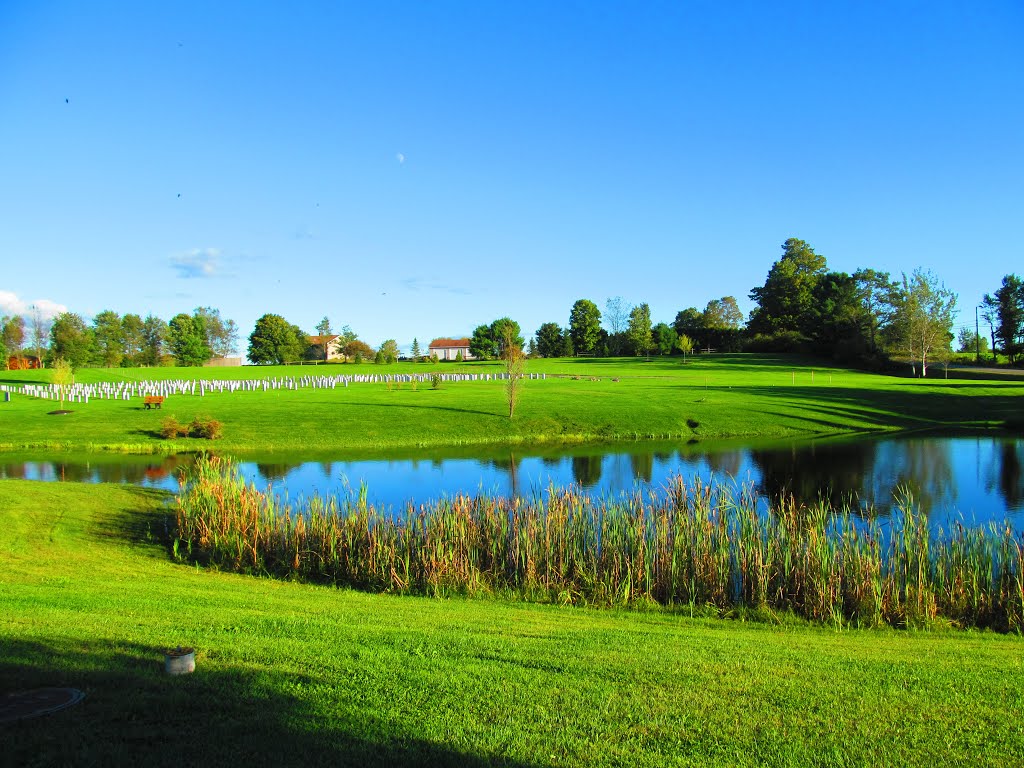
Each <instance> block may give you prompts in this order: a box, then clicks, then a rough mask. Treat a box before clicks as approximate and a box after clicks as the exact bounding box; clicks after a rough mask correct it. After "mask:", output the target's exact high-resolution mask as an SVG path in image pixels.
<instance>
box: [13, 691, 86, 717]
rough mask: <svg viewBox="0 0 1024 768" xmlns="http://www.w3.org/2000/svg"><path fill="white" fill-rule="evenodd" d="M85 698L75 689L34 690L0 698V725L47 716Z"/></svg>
mask: <svg viewBox="0 0 1024 768" xmlns="http://www.w3.org/2000/svg"><path fill="white" fill-rule="evenodd" d="M84 698H85V694H84V693H82V692H81V691H79V690H78V689H77V688H36V689H35V690H34V691H22V692H20V693H9V694H7V695H6V696H3V697H0V723H13V722H14V721H15V720H25V719H27V718H30V717H39V716H40V715H48V714H50V713H51V712H57V711H59V710H62V709H65V708H66V707H70V706H73V705H75V704H77V703H78V702H80V701H81V700H82V699H84Z"/></svg>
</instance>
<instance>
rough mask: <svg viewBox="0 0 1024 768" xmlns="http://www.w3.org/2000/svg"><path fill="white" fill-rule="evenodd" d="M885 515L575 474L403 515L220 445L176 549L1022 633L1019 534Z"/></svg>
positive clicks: (182, 513) (311, 569)
mask: <svg viewBox="0 0 1024 768" xmlns="http://www.w3.org/2000/svg"><path fill="white" fill-rule="evenodd" d="M898 506H899V510H898V511H897V512H894V513H893V515H892V517H891V518H890V519H889V524H888V526H887V528H886V530H885V532H884V534H883V529H882V525H881V524H880V523H879V522H878V521H875V520H871V519H868V520H865V519H862V518H860V517H856V516H854V515H852V514H851V513H850V512H848V511H843V510H836V509H833V508H831V507H829V506H827V505H826V504H824V503H821V504H818V505H815V506H810V507H806V506H801V505H798V504H796V503H795V502H794V501H792V500H788V501H783V502H781V503H776V504H773V505H772V506H771V508H770V509H769V510H768V511H767V513H764V512H762V511H760V510H759V509H758V504H757V499H756V497H755V496H754V494H753V493H752V492H751V491H750V490H749V489H740V490H739V491H735V490H733V489H732V488H731V487H729V486H712V485H707V484H705V483H703V482H701V481H700V480H697V481H693V482H691V483H690V484H688V483H687V482H686V481H685V480H683V479H682V478H678V477H677V478H675V479H674V480H673V481H672V482H670V483H669V484H668V486H667V488H666V490H665V491H664V493H661V494H652V495H649V496H641V495H640V494H639V493H637V494H635V495H634V496H631V497H629V498H622V499H615V500H603V499H594V498H592V497H590V496H588V495H586V494H584V493H582V492H581V491H580V490H579V489H576V488H566V489H554V488H552V489H549V491H548V492H547V493H546V494H545V495H544V496H543V497H537V498H533V499H530V500H523V499H515V498H513V499H508V498H494V497H489V496H482V495H481V496H476V497H469V496H466V495H458V496H456V497H454V498H449V499H444V500H441V501H438V502H435V503H433V504H430V505H421V506H419V507H415V508H414V507H412V506H411V505H410V506H409V507H407V508H406V509H405V510H404V511H402V512H401V513H400V514H397V515H392V514H391V513H389V511H387V510H383V509H379V508H376V507H373V506H370V505H368V504H367V501H366V495H365V492H364V493H362V494H361V495H360V496H359V497H358V498H349V499H342V500H339V499H337V498H335V497H329V498H326V499H324V498H320V497H315V498H313V499H312V500H311V501H309V502H308V504H307V505H306V506H305V507H303V508H302V509H294V508H292V507H290V506H289V505H288V504H287V503H284V502H281V501H279V500H277V499H276V498H275V497H274V496H273V495H271V494H267V493H263V492H261V491H258V490H256V488H255V487H254V486H251V485H246V483H245V482H244V481H243V480H242V479H241V477H240V474H239V472H238V469H237V466H236V465H235V464H234V463H232V462H231V461H230V460H229V459H221V458H207V457H203V458H201V459H200V460H199V462H198V463H197V464H196V466H195V468H194V469H193V470H191V471H190V473H188V474H186V475H185V476H184V477H183V482H182V490H181V491H180V493H179V494H178V497H177V513H176V514H177V537H178V540H177V541H176V543H175V549H176V551H177V552H179V553H188V554H189V555H190V556H191V557H192V558H194V559H196V560H197V561H200V562H207V563H213V564H217V565H218V566H221V567H227V568H232V569H237V570H240V571H244V572H250V573H259V574H268V575H275V576H282V577H288V578H299V579H306V580H311V581H322V582H329V583H334V584H339V585H347V586H352V587H356V588H359V589H367V590H374V591H393V592H399V593H410V594H425V595H443V594H450V593H462V594H470V595H476V594H499V595H500V594H515V595H517V596H520V597H522V598H525V599H530V600H542V601H555V602H563V603H577V602H579V603H589V604H595V605H631V604H649V603H659V604H662V605H666V606H691V607H694V606H696V607H704V606H712V607H713V608H715V609H717V610H718V611H720V612H722V613H728V612H730V611H733V610H735V609H738V608H749V609H753V610H759V611H765V612H776V611H792V612H793V613H795V614H797V615H800V616H803V617H806V618H808V619H811V620H814V621H822V622H829V623H833V624H843V623H850V624H853V625H857V626H877V625H882V624H890V625H893V626H897V627H909V626H923V625H927V624H929V623H931V622H934V621H936V620H940V621H942V620H944V621H948V622H952V623H954V624H956V625H960V626H981V627H991V628H995V629H998V630H1002V631H1007V630H1009V631H1016V632H1020V631H1022V630H1024V537H1022V536H1019V535H1015V534H1014V533H1013V531H1012V530H1011V529H1010V528H1009V526H1006V527H999V526H995V525H990V526H987V527H981V528H971V529H968V528H964V527H962V526H959V525H957V526H956V527H955V530H952V531H948V532H941V531H940V532H936V533H931V532H930V531H929V528H928V521H927V519H926V517H925V515H924V514H923V513H922V512H920V511H919V509H918V508H917V507H916V506H915V504H914V503H913V500H912V499H911V498H910V497H909V495H908V496H907V497H906V498H904V499H902V500H900V504H899V505H898Z"/></svg>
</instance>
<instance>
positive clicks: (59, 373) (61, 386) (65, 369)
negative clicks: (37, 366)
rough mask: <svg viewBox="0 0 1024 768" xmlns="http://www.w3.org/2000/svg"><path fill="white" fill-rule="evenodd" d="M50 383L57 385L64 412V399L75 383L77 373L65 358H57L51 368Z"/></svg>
mask: <svg viewBox="0 0 1024 768" xmlns="http://www.w3.org/2000/svg"><path fill="white" fill-rule="evenodd" d="M50 381H51V382H52V383H53V384H54V385H56V387H57V391H58V392H59V393H60V409H61V410H62V411H63V410H64V397H65V395H66V394H67V391H68V389H70V388H71V385H72V384H74V383H75V372H74V371H73V370H72V368H71V363H69V362H68V361H67V360H65V359H64V358H63V357H58V358H56V359H55V360H54V361H53V365H52V366H51V371H50Z"/></svg>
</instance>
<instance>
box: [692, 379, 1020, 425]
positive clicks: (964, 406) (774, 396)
mask: <svg viewBox="0 0 1024 768" xmlns="http://www.w3.org/2000/svg"><path fill="white" fill-rule="evenodd" d="M967 386H970V385H967ZM978 386H982V385H978ZM964 389H965V386H957V387H955V388H950V390H949V391H945V388H943V389H938V388H936V389H935V390H924V391H922V390H920V389H917V390H907V391H901V390H899V389H896V390H892V389H886V390H877V389H870V388H865V387H842V386H834V385H828V384H825V385H821V386H817V387H785V386H782V387H749V386H747V387H745V386H735V387H722V386H717V387H716V386H712V387H711V391H720V392H725V391H728V392H731V393H733V394H745V395H752V396H755V397H759V398H760V397H763V398H766V399H769V400H780V401H784V403H785V404H786V406H787V407H788V409H789V410H788V411H787V412H781V413H780V415H784V416H786V417H787V418H792V417H793V416H794V415H797V416H799V414H800V413H802V412H806V413H808V414H809V415H808V416H807V417H805V418H806V420H807V421H812V422H814V423H818V424H822V425H825V426H829V427H844V426H848V424H849V423H848V422H846V421H843V420H842V419H844V418H848V419H854V420H856V421H859V422H862V423H865V424H869V425H874V426H877V427H879V428H882V427H885V428H892V427H893V426H896V427H899V428H901V429H913V428H918V427H936V426H947V427H980V426H985V425H986V424H988V423H991V422H1000V423H1001V422H1003V421H1005V420H1006V419H1008V418H1010V417H1011V416H1012V415H1014V414H1018V413H1020V411H1021V396H1020V394H1017V393H1016V391H1015V389H1014V391H1013V393H1012V394H1011V393H1006V394H1003V393H1000V394H992V395H966V394H964V393H963V390H964ZM837 417H838V418H837Z"/></svg>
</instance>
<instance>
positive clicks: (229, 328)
mask: <svg viewBox="0 0 1024 768" xmlns="http://www.w3.org/2000/svg"><path fill="white" fill-rule="evenodd" d="M192 316H193V317H194V318H195V320H196V324H197V325H198V326H199V327H200V328H201V329H202V333H203V341H204V343H205V344H206V347H207V348H208V349H209V350H210V354H211V355H212V356H213V357H229V356H230V355H233V354H234V353H235V351H236V350H237V349H238V326H236V325H235V321H234V320H224V319H223V318H222V317H221V316H220V310H219V309H214V308H213V307H196V309H195V310H194V311H193V312H192Z"/></svg>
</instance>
